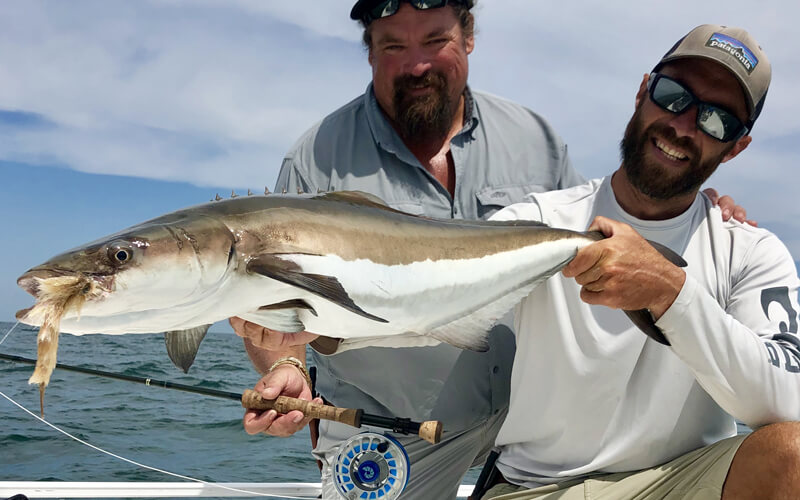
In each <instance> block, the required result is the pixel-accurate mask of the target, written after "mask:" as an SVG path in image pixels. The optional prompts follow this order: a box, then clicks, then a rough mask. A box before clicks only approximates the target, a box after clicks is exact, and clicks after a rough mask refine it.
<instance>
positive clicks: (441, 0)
mask: <svg viewBox="0 0 800 500" xmlns="http://www.w3.org/2000/svg"><path fill="white" fill-rule="evenodd" d="M401 1H407V2H408V3H410V4H411V6H412V7H414V8H415V9H418V10H427V9H438V8H440V7H444V6H445V5H447V4H448V3H458V4H464V3H465V2H464V0H450V2H448V0H383V1H382V2H378V3H377V4H376V5H375V7H372V8H371V9H367V11H366V12H364V15H363V16H362V18H361V19H362V20H363V21H364V24H369V23H371V22H372V21H374V20H375V19H380V18H382V17H389V16H393V15H395V14H396V13H397V9H399V8H400V2H401Z"/></svg>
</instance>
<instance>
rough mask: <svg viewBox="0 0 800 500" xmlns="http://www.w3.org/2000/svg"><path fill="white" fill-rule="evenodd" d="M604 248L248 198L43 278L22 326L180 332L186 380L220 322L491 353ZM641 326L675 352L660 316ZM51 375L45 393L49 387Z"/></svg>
mask: <svg viewBox="0 0 800 500" xmlns="http://www.w3.org/2000/svg"><path fill="white" fill-rule="evenodd" d="M599 238H602V235H600V234H599V233H580V232H574V231H568V230H562V229H555V228H551V227H548V226H546V225H543V224H539V223H535V222H527V221H514V222H478V221H450V220H438V219H429V218H424V217H417V216H413V215H409V214H405V213H403V212H399V211H396V210H393V209H391V208H388V207H387V206H385V205H383V204H382V203H381V202H380V200H378V199H376V198H374V197H371V196H369V195H366V194H364V193H357V192H337V193H326V194H320V195H303V196H287V195H269V196H248V197H238V198H232V199H230V200H224V201H216V202H212V203H207V204H204V205H199V206H195V207H191V208H187V209H184V210H179V211H177V212H173V213H170V214H167V215H163V216H161V217H158V218H155V219H152V220H149V221H147V222H143V223H141V224H139V225H136V226H133V227H131V228H129V229H125V230H123V231H120V232H118V233H116V234H113V235H111V236H107V237H105V238H102V239H100V240H97V241H95V242H92V243H89V244H87V245H84V246H82V247H79V248H77V249H74V250H71V251H68V252H66V253H63V254H61V255H59V256H57V257H54V258H52V259H50V260H49V261H47V262H45V263H44V264H42V265H40V266H37V267H35V268H33V269H31V270H29V271H28V272H26V273H25V274H23V275H22V276H21V277H20V278H19V279H18V284H19V285H20V286H21V287H22V288H24V289H25V290H27V291H28V292H29V293H30V294H32V295H33V296H34V297H36V298H37V304H36V305H35V306H34V307H33V308H30V309H26V310H22V311H19V312H18V313H17V318H18V319H19V320H20V321H22V322H23V323H27V324H31V325H36V326H42V332H45V333H47V334H48V335H50V337H52V336H55V339H56V340H57V334H58V331H59V327H60V330H61V331H63V332H68V333H72V334H77V335H82V334H89V333H105V334H124V333H154V332H168V333H167V348H168V352H169V354H170V357H171V359H172V360H173V361H174V362H175V363H176V365H178V366H179V367H181V368H183V369H184V370H187V369H188V368H189V366H190V365H191V364H192V362H193V360H194V357H195V354H196V352H197V349H198V347H199V344H200V341H201V340H202V338H203V336H204V335H205V333H206V331H207V329H208V326H209V325H210V324H212V323H214V322H216V321H220V320H224V319H226V318H229V317H231V316H240V317H242V318H245V319H247V320H248V321H252V322H254V323H258V324H260V325H263V326H265V327H268V328H271V329H275V330H280V331H284V332H298V331H302V330H307V331H310V332H314V333H317V334H320V335H323V336H325V337H329V338H333V339H344V338H362V339H364V340H365V342H364V343H366V344H377V345H393V346H421V345H432V344H437V343H439V342H447V343H449V344H452V345H455V346H458V347H461V348H467V349H473V350H478V351H481V350H485V349H486V348H487V346H488V343H487V338H486V335H487V332H488V330H489V328H490V326H491V325H492V324H493V323H494V322H496V321H497V320H498V319H499V318H500V317H502V316H503V315H504V314H505V313H506V312H507V311H508V310H510V309H511V308H512V307H513V306H514V305H515V304H516V303H517V302H519V301H520V300H521V299H522V298H523V297H525V296H526V295H527V294H528V293H530V291H531V290H532V289H533V288H534V287H535V286H536V285H537V284H539V283H540V282H542V281H543V280H545V279H547V278H548V277H549V276H551V275H553V274H554V273H556V272H557V271H559V270H560V269H561V268H563V267H564V266H565V265H566V264H567V263H568V262H569V261H570V260H571V259H572V258H573V256H574V255H575V253H576V252H577V250H578V249H579V248H581V247H583V246H586V245H588V244H590V243H591V242H593V241H595V240H597V239H599ZM667 253H669V252H668V251H667ZM675 258H676V259H678V260H680V257H677V256H675V255H674V254H673V259H675ZM629 315H630V316H631V317H632V318H633V319H634V321H635V322H636V323H637V324H638V325H640V327H641V328H643V329H644V330H645V331H646V333H648V334H649V335H651V336H653V337H654V338H656V339H657V340H659V341H661V342H665V339H664V337H663V335H661V333H660V332H659V331H658V329H657V328H655V326H654V325H653V322H652V318H650V317H649V314H648V313H647V312H646V311H639V312H636V313H629ZM59 321H60V325H59ZM42 337H43V334H42V333H40V353H39V357H40V361H42V359H43V357H44V354H46V352H44V353H43V351H42V349H44V351H48V350H49V351H52V360H50V361H48V363H51V364H52V363H54V362H55V347H53V346H51V347H46V346H45V347H43V344H42ZM327 345H328V346H332V347H330V350H331V351H333V350H335V349H336V348H337V342H333V343H331V342H328V343H327ZM319 346H320V347H321V348H325V347H326V343H325V342H322V341H321V342H319ZM43 370H44V371H43V372H42V375H40V376H39V378H38V379H37V378H32V380H31V382H39V383H40V384H41V383H42V380H41V379H42V378H46V379H49V372H48V371H47V369H46V368H43ZM50 370H52V368H51V369H50ZM45 375H46V377H45ZM44 383H45V385H46V380H45V382H44Z"/></svg>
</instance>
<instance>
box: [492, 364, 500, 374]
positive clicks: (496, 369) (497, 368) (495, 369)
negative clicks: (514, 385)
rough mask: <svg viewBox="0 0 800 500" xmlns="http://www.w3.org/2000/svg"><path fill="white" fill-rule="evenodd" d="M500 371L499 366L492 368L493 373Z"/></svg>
mask: <svg viewBox="0 0 800 500" xmlns="http://www.w3.org/2000/svg"><path fill="white" fill-rule="evenodd" d="M499 371H500V367H499V366H495V367H494V368H492V373H497V372H499Z"/></svg>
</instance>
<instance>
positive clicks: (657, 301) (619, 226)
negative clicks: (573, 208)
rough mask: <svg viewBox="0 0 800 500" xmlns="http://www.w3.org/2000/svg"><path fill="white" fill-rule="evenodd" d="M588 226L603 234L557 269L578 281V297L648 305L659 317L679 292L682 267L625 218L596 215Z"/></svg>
mask: <svg viewBox="0 0 800 500" xmlns="http://www.w3.org/2000/svg"><path fill="white" fill-rule="evenodd" d="M589 230H590V231H601V232H602V233H603V234H605V235H606V236H607V238H606V239H604V240H600V241H598V242H596V243H592V244H591V245H589V246H587V247H584V248H582V249H581V250H579V251H578V254H577V255H576V256H575V258H574V259H573V260H572V262H570V263H569V264H568V265H567V266H566V267H565V268H564V269H563V270H562V272H563V273H564V276H566V277H567V278H573V277H574V278H575V281H577V282H578V284H579V285H581V286H582V288H581V300H583V301H584V302H586V303H587V304H600V305H604V306H608V307H611V308H614V309H625V310H629V311H635V310H637V309H649V310H650V312H651V313H652V314H653V317H654V318H655V319H656V320H657V319H658V318H660V317H661V315H662V314H664V312H665V311H666V310H667V309H668V308H669V306H671V305H672V303H673V302H674V301H675V298H676V297H677V296H678V293H680V291H681V288H682V287H683V283H684V282H685V280H686V273H684V271H683V270H682V269H681V268H679V267H678V266H676V265H674V264H672V263H671V262H670V261H668V260H667V259H666V258H665V257H663V256H662V255H661V254H660V253H658V250H656V249H655V248H653V246H652V245H650V244H649V243H648V242H647V241H646V240H645V239H644V238H642V236H641V235H640V234H639V233H637V232H636V231H635V230H634V229H633V228H632V227H630V226H629V225H627V224H624V223H622V222H617V221H614V220H611V219H607V218H605V217H596V218H595V219H594V221H592V225H591V226H589Z"/></svg>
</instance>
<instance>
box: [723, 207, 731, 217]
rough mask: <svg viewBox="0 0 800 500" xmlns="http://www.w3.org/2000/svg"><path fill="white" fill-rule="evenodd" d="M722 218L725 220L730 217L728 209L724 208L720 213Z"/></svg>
mask: <svg viewBox="0 0 800 500" xmlns="http://www.w3.org/2000/svg"><path fill="white" fill-rule="evenodd" d="M722 216H723V217H724V218H726V219H727V218H728V217H730V216H731V210H730V209H729V208H726V209H725V210H723V211H722Z"/></svg>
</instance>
